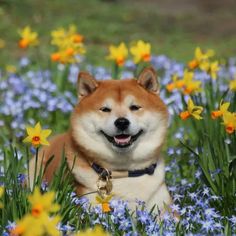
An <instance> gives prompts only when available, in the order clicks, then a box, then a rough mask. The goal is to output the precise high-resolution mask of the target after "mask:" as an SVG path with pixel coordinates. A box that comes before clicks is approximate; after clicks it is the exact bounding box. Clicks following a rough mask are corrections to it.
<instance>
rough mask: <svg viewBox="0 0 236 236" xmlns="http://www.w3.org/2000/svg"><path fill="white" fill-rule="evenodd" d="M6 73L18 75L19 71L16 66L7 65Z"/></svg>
mask: <svg viewBox="0 0 236 236" xmlns="http://www.w3.org/2000/svg"><path fill="white" fill-rule="evenodd" d="M6 71H7V72H8V73H16V71H17V69H16V67H15V66H14V65H6Z"/></svg>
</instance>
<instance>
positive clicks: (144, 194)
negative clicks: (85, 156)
mask: <svg viewBox="0 0 236 236" xmlns="http://www.w3.org/2000/svg"><path fill="white" fill-rule="evenodd" d="M72 172H73V174H74V176H75V178H76V180H77V181H78V182H79V183H81V184H83V185H84V186H85V187H86V188H87V193H89V192H93V191H96V190H97V185H96V182H97V179H98V174H97V173H96V172H95V171H93V170H92V169H89V170H88V169H83V168H81V167H79V166H76V167H74V169H73V171H72ZM112 184H113V189H112V193H113V194H114V197H117V198H120V199H123V200H128V201H129V206H130V207H131V208H132V209H135V204H136V200H142V201H145V202H146V204H147V207H148V208H152V206H153V205H154V204H156V205H157V206H158V207H159V209H163V203H164V202H165V203H166V204H169V203H170V202H171V198H170V195H169V193H168V190H167V188H166V185H165V172H164V162H163V160H162V159H159V161H158V162H157V167H156V169H155V172H154V174H153V175H148V174H144V175H142V176H140V177H125V178H118V179H112ZM95 195H96V194H88V195H87V197H88V198H89V200H90V201H91V202H94V199H95Z"/></svg>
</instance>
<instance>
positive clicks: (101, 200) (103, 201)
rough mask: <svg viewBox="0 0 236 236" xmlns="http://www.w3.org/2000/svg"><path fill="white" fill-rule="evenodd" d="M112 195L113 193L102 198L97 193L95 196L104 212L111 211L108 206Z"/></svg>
mask: <svg viewBox="0 0 236 236" xmlns="http://www.w3.org/2000/svg"><path fill="white" fill-rule="evenodd" d="M112 197H113V195H112V194H111V195H108V196H107V197H105V198H102V197H101V196H99V195H97V196H96V201H97V203H99V204H101V205H102V211H103V212H104V213H107V212H110V211H111V208H110V204H109V202H110V200H111V198H112Z"/></svg>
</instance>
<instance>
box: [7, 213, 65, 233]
mask: <svg viewBox="0 0 236 236" xmlns="http://www.w3.org/2000/svg"><path fill="white" fill-rule="evenodd" d="M59 221H60V217H59V216H54V217H50V216H49V215H47V214H46V213H43V214H41V215H40V217H38V218H35V217H33V216H32V215H30V214H26V215H25V216H24V217H23V218H22V219H21V220H20V221H18V222H17V225H16V227H15V228H14V229H13V230H11V234H10V235H11V236H32V235H33V236H42V235H53V236H59V235H61V234H60V232H59V230H58V229H57V225H58V223H59Z"/></svg>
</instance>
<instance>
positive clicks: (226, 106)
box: [211, 100, 230, 120]
mask: <svg viewBox="0 0 236 236" xmlns="http://www.w3.org/2000/svg"><path fill="white" fill-rule="evenodd" d="M229 106H230V103H229V102H225V103H223V101H222V100H221V102H220V107H219V110H215V111H212V112H211V118H212V119H213V120H215V119H216V118H218V117H220V116H222V115H223V114H224V113H225V112H227V111H228V109H229Z"/></svg>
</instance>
